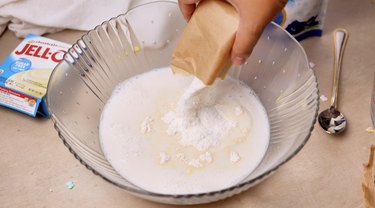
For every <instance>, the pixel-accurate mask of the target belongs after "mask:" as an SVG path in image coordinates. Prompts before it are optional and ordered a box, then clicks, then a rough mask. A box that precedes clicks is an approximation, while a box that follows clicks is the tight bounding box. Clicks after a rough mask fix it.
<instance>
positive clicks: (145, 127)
mask: <svg viewBox="0 0 375 208" xmlns="http://www.w3.org/2000/svg"><path fill="white" fill-rule="evenodd" d="M153 121H154V119H152V118H151V117H149V116H147V117H146V118H145V119H144V120H143V122H142V123H141V132H142V134H146V133H149V132H151V131H152V122H153Z"/></svg>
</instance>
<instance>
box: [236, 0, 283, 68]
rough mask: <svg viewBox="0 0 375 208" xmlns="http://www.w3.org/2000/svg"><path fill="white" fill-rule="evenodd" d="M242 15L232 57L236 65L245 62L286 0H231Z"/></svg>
mask: <svg viewBox="0 0 375 208" xmlns="http://www.w3.org/2000/svg"><path fill="white" fill-rule="evenodd" d="M230 2H231V3H232V5H233V6H234V7H235V8H236V9H237V11H238V13H239V15H240V22H239V26H238V30H237V33H236V37H235V40H234V44H233V47H232V52H231V58H232V62H233V64H235V65H242V64H243V63H245V61H246V59H247V57H249V56H250V54H251V52H252V50H253V48H254V46H255V45H256V43H257V41H258V39H259V37H260V36H261V35H262V32H263V30H264V28H265V27H266V25H267V24H269V23H270V22H271V21H272V19H273V18H274V17H275V16H276V15H277V13H278V12H280V11H281V9H282V8H283V7H284V6H285V4H286V2H287V1H286V0H252V1H248V0H230Z"/></svg>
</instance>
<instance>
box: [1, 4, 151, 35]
mask: <svg viewBox="0 0 375 208" xmlns="http://www.w3.org/2000/svg"><path fill="white" fill-rule="evenodd" d="M149 1H152V0H134V1H131V0H0V35H1V34H2V33H3V32H4V31H5V29H6V28H8V29H9V30H11V31H13V32H15V34H16V36H18V37H25V36H26V35H27V34H29V33H33V34H36V35H42V34H45V33H53V32H57V31H60V30H63V29H74V30H90V29H93V28H94V27H95V26H97V25H99V24H101V23H102V22H103V21H106V20H109V19H110V18H112V17H115V16H118V15H120V14H122V13H125V11H127V10H128V8H129V4H140V3H144V2H149Z"/></svg>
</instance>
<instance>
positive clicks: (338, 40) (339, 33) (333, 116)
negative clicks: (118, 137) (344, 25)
mask: <svg viewBox="0 0 375 208" xmlns="http://www.w3.org/2000/svg"><path fill="white" fill-rule="evenodd" d="M348 35H349V34H348V32H347V31H346V30H345V29H336V30H335V31H334V33H333V40H334V56H335V57H334V65H333V66H334V68H333V70H334V71H333V87H332V95H331V96H332V97H331V106H330V107H329V108H328V109H327V110H325V111H323V112H321V113H320V114H319V117H318V121H319V124H320V126H321V127H322V128H323V129H324V131H325V132H327V133H328V134H338V133H341V132H343V131H344V130H345V127H346V118H345V116H344V115H343V114H342V113H341V112H340V111H338V110H337V94H338V89H339V78H340V71H341V63H342V57H343V54H344V49H345V45H346V42H347V40H348Z"/></svg>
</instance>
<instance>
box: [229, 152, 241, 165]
mask: <svg viewBox="0 0 375 208" xmlns="http://www.w3.org/2000/svg"><path fill="white" fill-rule="evenodd" d="M229 158H230V161H231V162H232V163H236V162H238V161H239V160H240V159H241V157H240V155H239V154H238V153H237V152H235V151H231V152H230V156H229Z"/></svg>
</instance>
